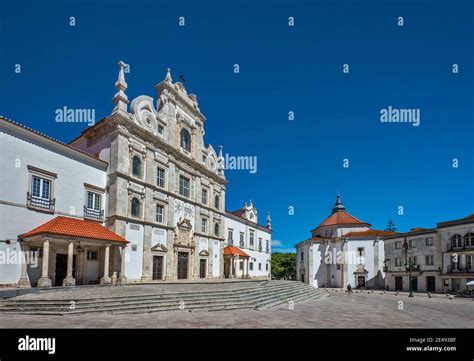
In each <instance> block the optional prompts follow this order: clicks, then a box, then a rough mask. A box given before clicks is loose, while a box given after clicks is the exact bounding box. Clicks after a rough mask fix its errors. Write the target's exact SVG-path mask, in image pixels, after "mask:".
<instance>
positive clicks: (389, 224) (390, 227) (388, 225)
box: [385, 219, 397, 232]
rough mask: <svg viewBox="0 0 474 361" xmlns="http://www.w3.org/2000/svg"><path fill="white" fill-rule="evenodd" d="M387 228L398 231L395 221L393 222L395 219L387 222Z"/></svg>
mask: <svg viewBox="0 0 474 361" xmlns="http://www.w3.org/2000/svg"><path fill="white" fill-rule="evenodd" d="M385 230H386V231H387V232H396V231H397V227H396V226H395V223H393V221H392V220H391V219H390V220H389V221H388V223H387V225H386V226H385Z"/></svg>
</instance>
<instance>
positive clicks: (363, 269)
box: [354, 263, 369, 274]
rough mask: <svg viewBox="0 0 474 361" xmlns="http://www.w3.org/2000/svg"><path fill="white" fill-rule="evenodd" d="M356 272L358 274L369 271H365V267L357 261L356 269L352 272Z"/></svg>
mask: <svg viewBox="0 0 474 361" xmlns="http://www.w3.org/2000/svg"><path fill="white" fill-rule="evenodd" d="M356 273H359V274H366V273H369V271H367V270H366V269H365V266H364V265H363V264H361V263H359V264H358V265H357V268H356V270H355V271H354V274H356Z"/></svg>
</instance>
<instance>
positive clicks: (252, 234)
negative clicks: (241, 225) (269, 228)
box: [250, 231, 255, 246]
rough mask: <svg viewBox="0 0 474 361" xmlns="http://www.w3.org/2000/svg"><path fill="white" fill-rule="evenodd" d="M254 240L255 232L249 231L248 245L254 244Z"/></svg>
mask: <svg viewBox="0 0 474 361" xmlns="http://www.w3.org/2000/svg"><path fill="white" fill-rule="evenodd" d="M254 240H255V232H254V231H250V246H253V245H254Z"/></svg>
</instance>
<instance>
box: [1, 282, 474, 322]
mask: <svg viewBox="0 0 474 361" xmlns="http://www.w3.org/2000/svg"><path fill="white" fill-rule="evenodd" d="M329 293H331V297H328V298H324V299H321V300H311V301H305V302H301V303H296V304H295V306H294V309H293V310H290V309H288V305H281V306H279V307H277V308H273V309H270V310H262V311H248V310H241V311H225V312H186V311H179V312H163V313H155V314H138V315H108V314H88V315H80V316H79V315H69V316H26V315H2V314H0V327H1V328H14V327H19V328H45V327H48V328H61V327H66V328H399V327H402V328H438V327H441V328H474V302H473V300H470V299H453V300H449V299H447V298H442V297H435V298H428V297H427V296H426V295H421V294H420V295H417V296H416V297H415V298H408V297H407V296H406V295H395V294H393V293H386V294H383V295H381V294H380V293H372V294H367V293H363V294H361V293H358V294H355V293H354V294H351V295H348V294H344V293H342V292H333V291H330V292H329ZM399 301H403V309H402V310H399V309H398V307H399V303H398V302H399Z"/></svg>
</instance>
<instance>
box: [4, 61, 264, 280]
mask: <svg viewBox="0 0 474 361" xmlns="http://www.w3.org/2000/svg"><path fill="white" fill-rule="evenodd" d="M124 69H125V64H124V63H123V62H120V63H119V75H118V80H117V82H116V83H115V86H116V88H117V92H116V94H115V96H114V97H113V103H114V108H113V111H112V113H111V114H110V115H108V116H106V117H104V118H103V119H101V120H100V121H98V122H96V123H95V124H93V125H91V126H89V127H88V128H86V129H85V130H84V131H83V132H82V133H81V134H80V135H79V136H78V137H76V138H75V139H74V140H73V141H71V142H70V143H68V144H66V143H63V142H60V141H58V140H55V139H52V138H50V137H48V136H46V135H44V134H41V133H39V132H36V131H34V130H32V129H30V128H28V127H26V126H23V125H20V124H18V123H15V122H13V121H11V120H9V119H7V118H3V117H0V153H1V154H2V157H1V159H0V286H24V287H28V286H30V285H31V286H39V287H50V286H55V285H56V286H62V285H66V286H72V285H78V284H91V283H102V284H110V283H112V282H114V279H113V278H114V277H116V281H117V282H120V283H125V282H153V281H157V282H158V281H167V280H180V279H189V280H192V279H201V278H207V279H210V278H223V277H224V276H225V270H224V264H225V263H226V264H227V265H228V266H227V267H228V268H227V273H226V275H227V277H239V276H240V277H254V276H255V277H269V272H270V269H269V267H270V266H269V257H270V251H271V245H270V242H271V236H270V235H271V231H270V229H269V228H265V227H263V226H260V225H258V223H257V218H256V216H257V212H256V210H253V211H250V210H249V212H248V213H249V215H250V214H251V215H253V216H254V217H255V218H252V217H251V218H245V217H246V216H243V214H240V213H239V214H236V213H235V212H226V211H225V204H226V202H225V195H226V184H227V180H226V177H225V175H224V165H223V155H222V147H219V150H218V152H216V151H215V150H214V148H213V147H212V146H211V145H209V144H206V143H205V142H204V133H205V131H204V124H205V122H206V118H205V116H204V115H203V114H202V113H201V111H200V109H199V106H198V102H197V98H196V96H195V95H194V94H188V92H187V91H186V89H185V87H184V85H183V84H182V83H180V82H173V81H172V78H171V72H170V70H169V69H168V70H167V73H166V76H165V79H164V80H163V81H161V82H159V83H158V84H157V85H156V86H155V89H156V101H155V100H154V99H153V98H152V97H150V96H147V95H140V96H138V97H136V98H135V99H133V100H132V102H131V104H130V105H129V101H128V97H127V95H126V94H125V90H126V89H127V86H128V85H127V83H126V82H125V70H124ZM58 126H66V125H65V124H61V125H58ZM228 228H233V229H235V232H236V234H237V237H239V236H238V235H239V234H240V233H241V232H243V233H244V234H245V237H244V240H243V242H244V243H243V244H242V245H241V244H240V243H239V244H238V245H236V247H240V248H241V250H240V251H238V252H237V251H236V250H235V249H231V248H228V249H227V250H224V248H225V247H227V246H231V245H230V244H229V243H228V242H227V243H226V236H227V234H226V232H228V231H227V229H228ZM227 241H228V240H227ZM235 253H237V254H235ZM30 255H32V256H31V257H30ZM245 255H248V257H247V261H248V262H247V263H246V267H245V268H241V267H243V265H242V266H241V263H240V262H239V261H238V259H239V257H240V258H241V259H242V261H244V260H245V258H246V257H245ZM34 256H36V258H35V257H34ZM30 259H37V262H36V263H35V264H31V262H29V261H30ZM229 265H232V266H233V268H230V267H229ZM247 268H248V271H247ZM242 272H244V273H242Z"/></svg>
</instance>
